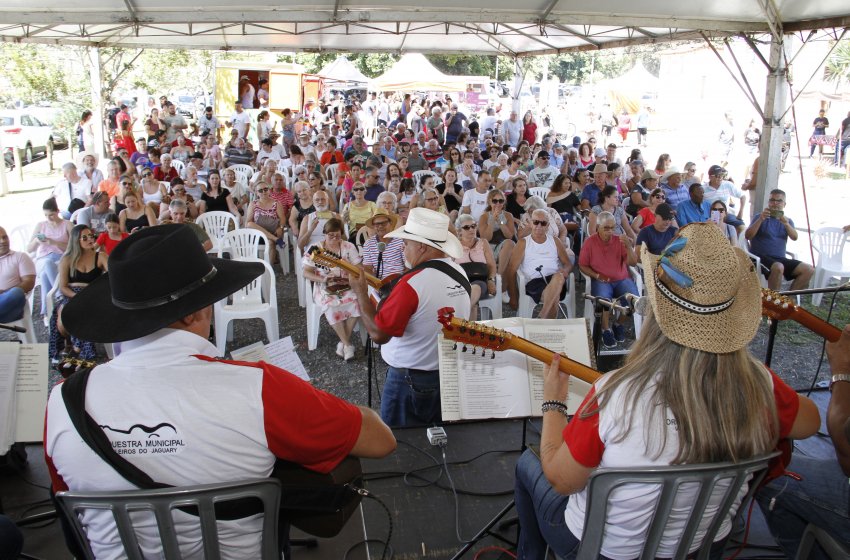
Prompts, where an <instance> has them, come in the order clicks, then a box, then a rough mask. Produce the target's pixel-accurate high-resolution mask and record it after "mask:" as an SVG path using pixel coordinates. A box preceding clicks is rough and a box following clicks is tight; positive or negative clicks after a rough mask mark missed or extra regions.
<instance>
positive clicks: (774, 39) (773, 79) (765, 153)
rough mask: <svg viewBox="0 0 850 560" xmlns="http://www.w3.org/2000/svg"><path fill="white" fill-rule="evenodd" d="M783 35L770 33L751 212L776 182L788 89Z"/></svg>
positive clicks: (762, 203)
mask: <svg viewBox="0 0 850 560" xmlns="http://www.w3.org/2000/svg"><path fill="white" fill-rule="evenodd" d="M785 48H786V43H785V41H784V36H782V35H780V36H775V35H774V36H771V39H770V68H771V70H770V72H769V73H768V75H767V87H766V88H765V101H764V120H763V122H762V131H761V142H760V143H759V160H758V161H759V166H758V177H757V180H756V191H755V194H754V195H753V199H752V211H753V215H755V214H756V213H758V212H761V210H762V209H763V208H764V207H765V206H766V205H767V197H768V195H769V193H770V191H771V189H774V188H776V186H777V185H778V184H779V174H780V173H781V169H780V159H781V158H782V134H783V126H782V116H783V115H784V113H785V105H786V102H787V97H786V92H787V91H788V74H787V67H786V62H785V61H786V60H787V58H786V57H785V56H784V52H783V51H784V49H785Z"/></svg>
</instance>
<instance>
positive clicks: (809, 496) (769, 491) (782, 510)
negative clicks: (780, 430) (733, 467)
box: [756, 452, 850, 558]
mask: <svg viewBox="0 0 850 560" xmlns="http://www.w3.org/2000/svg"><path fill="white" fill-rule="evenodd" d="M788 471H790V472H793V473H797V474H799V475H800V476H801V477H802V480H799V481H798V480H794V479H793V478H791V477H787V476H783V477H781V478H778V479H776V480H774V481H772V482H771V483H770V484H768V485H767V486H765V487H764V488H762V489H761V491H759V493H758V495H757V496H756V499H757V500H758V503H759V506H760V507H761V510H762V512H763V513H764V516H765V517H766V518H767V524H768V526H769V527H770V532H771V533H772V534H773V536H774V538H775V539H776V540H777V542H778V543H779V546H781V547H782V550H783V551H784V552H785V554H786V555H787V556H788V557H789V558H793V557H794V556H795V554H796V553H797V548H798V547H799V546H800V538H801V537H802V535H803V531H804V530H805V528H806V525H808V524H809V523H812V524H814V525H817V526H818V527H820V528H821V529H823V530H825V531H827V532H828V533H829V534H830V535H831V536H832V537H833V538H834V539H836V540H837V541H839V542H842V543H843V544H844V546H850V484H848V480H847V475H846V474H844V473H843V472H842V471H841V467H839V466H838V461H837V460H835V458H830V459H815V458H813V457H806V456H802V455H800V454H799V452H798V453H794V455H793V456H792V458H791V464H790V465H789V466H788ZM772 500H773V501H774V504H773V507H772V508H771V507H770V502H771V501H772ZM812 557H813V558H826V557H827V556H826V555H825V554H824V552H823V550H822V549H821V548H820V547H819V546H817V545H815V547H814V548H813V549H812Z"/></svg>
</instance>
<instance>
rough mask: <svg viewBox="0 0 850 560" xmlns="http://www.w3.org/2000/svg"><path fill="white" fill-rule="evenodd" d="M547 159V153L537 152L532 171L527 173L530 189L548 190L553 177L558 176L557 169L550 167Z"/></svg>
mask: <svg viewBox="0 0 850 560" xmlns="http://www.w3.org/2000/svg"><path fill="white" fill-rule="evenodd" d="M549 159H550V157H549V152H547V151H546V150H540V151H539V152H537V157H536V158H535V159H534V169H532V170H531V171H529V173H528V186H529V187H530V188H534V187H545V188H547V189H549V188H551V187H552V183H554V182H555V177H557V176H558V168H557V167H553V166H552V165H550V164H549Z"/></svg>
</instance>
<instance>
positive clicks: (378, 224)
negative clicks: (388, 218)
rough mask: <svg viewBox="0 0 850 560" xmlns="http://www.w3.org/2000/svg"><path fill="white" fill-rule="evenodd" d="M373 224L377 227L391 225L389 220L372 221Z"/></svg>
mask: <svg viewBox="0 0 850 560" xmlns="http://www.w3.org/2000/svg"><path fill="white" fill-rule="evenodd" d="M372 225H373V226H375V227H386V226H388V225H390V223H389V222H372Z"/></svg>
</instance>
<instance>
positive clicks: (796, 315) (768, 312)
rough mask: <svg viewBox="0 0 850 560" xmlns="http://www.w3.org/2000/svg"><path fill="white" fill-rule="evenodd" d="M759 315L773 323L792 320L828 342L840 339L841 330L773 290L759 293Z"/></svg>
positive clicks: (763, 290) (764, 290)
mask: <svg viewBox="0 0 850 560" xmlns="http://www.w3.org/2000/svg"><path fill="white" fill-rule="evenodd" d="M761 313H762V315H764V316H765V317H769V318H771V319H773V320H775V321H784V320H786V319H792V320H794V321H797V322H798V323H800V324H801V325H803V326H804V327H806V328H807V329H809V330H811V331H812V332H814V333H815V334H818V335H820V336H822V337H824V338H825V339H827V340H828V341H830V342H836V341H838V339H839V338H841V329H839V328H838V327H834V326H832V325H830V324H829V323H827V322H826V321H824V320H823V319H821V318H820V317H818V316H817V315H813V314H811V313H809V312H808V311H806V310H805V309H803V308H802V307H800V306H799V305H797V304H795V303H794V301H793V300H792V299H791V298H789V297H787V296H783V295H781V294H779V293H777V292H774V291H773V290H767V289H762V291H761Z"/></svg>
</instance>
